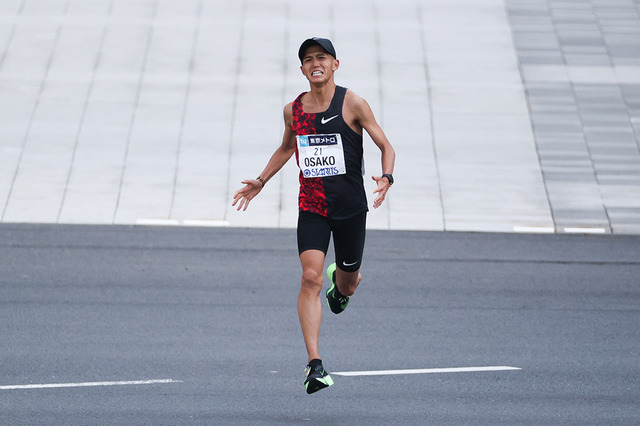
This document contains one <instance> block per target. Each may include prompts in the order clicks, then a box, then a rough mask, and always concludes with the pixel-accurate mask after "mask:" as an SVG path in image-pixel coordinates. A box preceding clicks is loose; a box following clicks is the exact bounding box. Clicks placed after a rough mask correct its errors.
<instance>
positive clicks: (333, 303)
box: [327, 263, 349, 314]
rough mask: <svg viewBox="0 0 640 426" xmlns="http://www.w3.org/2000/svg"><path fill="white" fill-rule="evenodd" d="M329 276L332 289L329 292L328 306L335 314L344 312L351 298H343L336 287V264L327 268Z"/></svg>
mask: <svg viewBox="0 0 640 426" xmlns="http://www.w3.org/2000/svg"><path fill="white" fill-rule="evenodd" d="M327 276H328V277H329V279H330V280H331V288H329V290H327V304H328V305H329V309H331V312H333V313H334V314H339V313H340V312H342V311H344V310H345V309H346V308H347V305H348V304H349V296H343V295H342V294H340V292H339V291H338V287H336V264H335V263H332V264H331V265H329V267H328V268H327Z"/></svg>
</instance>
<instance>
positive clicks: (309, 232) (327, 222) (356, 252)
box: [298, 211, 367, 272]
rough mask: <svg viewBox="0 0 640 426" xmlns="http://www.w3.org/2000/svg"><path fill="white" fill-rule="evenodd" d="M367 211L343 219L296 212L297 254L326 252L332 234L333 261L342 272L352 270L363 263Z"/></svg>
mask: <svg viewBox="0 0 640 426" xmlns="http://www.w3.org/2000/svg"><path fill="white" fill-rule="evenodd" d="M366 222H367V212H362V213H360V214H358V215H357V216H354V217H352V218H349V219H343V220H332V219H328V218H326V217H324V216H322V215H319V214H316V213H310V212H305V211H302V212H300V213H299V215H298V254H302V252H304V251H306V250H320V251H322V252H323V253H324V254H325V256H326V254H327V250H328V249H329V239H330V238H331V234H333V246H334V249H335V252H336V264H337V266H338V268H340V269H341V270H343V271H345V272H355V271H357V270H358V269H360V265H361V264H362V253H363V252H364V237H365V232H366V231H365V230H366Z"/></svg>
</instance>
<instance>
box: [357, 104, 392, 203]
mask: <svg viewBox="0 0 640 426" xmlns="http://www.w3.org/2000/svg"><path fill="white" fill-rule="evenodd" d="M350 101H351V102H350V103H352V105H353V113H354V115H355V118H356V120H357V121H358V123H359V124H360V125H361V126H362V128H363V129H365V130H366V131H367V133H368V134H369V136H371V139H372V140H373V142H374V143H375V144H376V145H377V146H378V148H379V149H380V152H381V159H382V174H387V173H388V174H393V167H394V164H395V160H396V153H395V150H394V149H393V147H392V146H391V143H390V142H389V140H388V139H387V136H386V135H385V134H384V131H383V130H382V128H381V127H380V125H379V124H378V122H377V121H376V118H375V116H374V115H373V111H372V110H371V107H370V106H369V104H368V103H367V101H365V100H364V99H363V98H361V97H359V96H357V95H355V94H353V93H352V96H351V99H350ZM371 178H372V179H373V180H374V181H376V183H377V185H378V187H377V188H376V189H375V190H374V191H373V193H374V194H378V196H377V197H376V199H375V200H374V201H373V207H374V208H376V209H377V208H378V207H380V206H381V205H382V202H383V201H384V199H385V197H386V195H387V191H388V190H389V188H390V187H391V184H390V183H389V181H388V180H387V179H386V178H383V177H382V176H371Z"/></svg>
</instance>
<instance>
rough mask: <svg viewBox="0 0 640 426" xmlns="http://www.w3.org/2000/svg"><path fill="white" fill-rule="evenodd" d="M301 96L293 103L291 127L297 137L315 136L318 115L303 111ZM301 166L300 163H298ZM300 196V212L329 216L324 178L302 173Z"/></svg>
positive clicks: (297, 159)
mask: <svg viewBox="0 0 640 426" xmlns="http://www.w3.org/2000/svg"><path fill="white" fill-rule="evenodd" d="M304 94H305V93H302V94H300V96H298V97H297V98H296V100H295V101H293V105H292V107H293V125H292V126H291V128H292V130H293V133H295V134H296V135H315V134H316V114H307V113H306V112H304V111H303V109H302V100H301V99H302V96H303V95H304ZM298 161H299V158H298V144H296V162H298ZM298 164H299V163H298ZM299 179H300V194H299V196H298V209H299V211H305V212H311V213H317V214H320V215H322V216H327V210H328V204H327V199H326V196H325V192H324V184H323V182H322V178H305V177H303V176H302V172H300V177H299Z"/></svg>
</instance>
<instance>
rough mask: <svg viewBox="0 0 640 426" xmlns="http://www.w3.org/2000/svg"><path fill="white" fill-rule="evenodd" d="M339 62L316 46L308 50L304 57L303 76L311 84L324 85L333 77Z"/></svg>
mask: <svg viewBox="0 0 640 426" xmlns="http://www.w3.org/2000/svg"><path fill="white" fill-rule="evenodd" d="M338 65H339V62H338V60H337V59H336V58H334V57H333V56H331V55H330V54H328V53H327V52H326V51H325V50H324V49H323V48H322V47H320V46H318V45H315V46H311V47H310V48H308V49H307V51H306V52H305V53H304V56H303V57H302V66H301V67H300V70H302V74H304V75H305V77H307V79H308V80H309V81H310V82H311V83H323V82H325V81H327V80H329V79H331V78H332V77H333V72H334V71H335V70H337V69H338Z"/></svg>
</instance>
